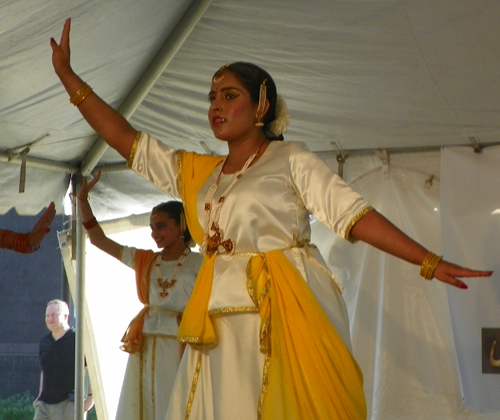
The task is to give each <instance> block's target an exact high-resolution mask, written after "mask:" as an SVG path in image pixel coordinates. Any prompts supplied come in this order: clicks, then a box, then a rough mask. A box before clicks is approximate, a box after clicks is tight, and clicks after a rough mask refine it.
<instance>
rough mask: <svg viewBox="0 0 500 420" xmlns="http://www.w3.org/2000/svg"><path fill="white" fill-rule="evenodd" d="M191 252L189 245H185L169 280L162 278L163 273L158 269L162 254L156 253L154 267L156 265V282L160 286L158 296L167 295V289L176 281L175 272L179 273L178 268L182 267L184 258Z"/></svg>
mask: <svg viewBox="0 0 500 420" xmlns="http://www.w3.org/2000/svg"><path fill="white" fill-rule="evenodd" d="M190 252H191V249H190V248H189V247H186V249H185V250H184V252H183V253H182V254H181V256H180V257H179V259H178V260H177V265H176V266H175V268H174V271H173V272H172V275H171V276H170V281H169V280H168V278H165V279H163V273H162V272H161V269H160V264H161V256H162V254H161V253H160V254H158V256H157V257H156V262H155V267H156V274H157V276H158V277H157V279H156V283H157V284H158V287H159V288H160V296H161V297H167V296H168V290H169V289H170V288H171V287H173V286H174V285H175V283H177V274H179V270H180V269H181V267H182V264H184V260H185V259H186V257H187V256H188V254H189V253H190Z"/></svg>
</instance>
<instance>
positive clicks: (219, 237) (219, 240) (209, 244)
mask: <svg viewBox="0 0 500 420" xmlns="http://www.w3.org/2000/svg"><path fill="white" fill-rule="evenodd" d="M265 142H266V141H265V140H264V141H263V142H262V143H261V144H260V146H259V148H258V149H257V151H256V152H255V153H254V154H253V155H251V156H250V157H249V158H248V159H247V161H246V162H245V164H244V165H243V168H241V171H240V172H239V173H238V175H236V176H235V177H234V179H233V181H232V182H231V184H229V186H228V187H227V188H226V190H225V191H224V192H223V193H222V195H221V196H220V198H219V200H218V201H217V205H216V206H215V210H214V217H213V221H212V224H211V225H210V216H211V214H212V199H213V197H214V195H215V192H216V191H217V189H218V188H219V182H220V178H221V176H222V171H223V170H224V165H225V163H226V159H227V156H226V158H225V159H224V160H223V161H222V165H221V168H220V172H219V175H218V176H217V179H216V180H215V182H214V183H213V184H212V185H211V186H210V188H209V190H208V191H207V195H206V196H205V206H204V209H205V223H204V228H203V243H202V245H201V247H200V253H202V254H208V255H211V254H214V253H218V252H225V253H227V254H231V253H232V252H233V251H234V247H235V245H234V241H233V240H232V239H230V238H228V239H225V240H224V239H223V233H222V232H221V230H220V228H219V226H218V223H219V218H220V211H221V208H222V205H223V204H224V201H225V199H226V196H227V195H228V194H229V191H231V189H232V188H233V186H234V184H236V182H238V180H239V179H240V178H241V177H242V176H243V175H244V174H245V172H246V171H247V170H248V168H249V167H250V165H251V164H252V163H253V161H254V160H255V158H256V157H257V156H258V155H259V152H260V149H261V148H262V146H263V145H264V143H265ZM210 231H213V232H214V233H213V234H212V235H210Z"/></svg>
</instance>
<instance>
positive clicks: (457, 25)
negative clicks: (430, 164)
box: [0, 0, 500, 218]
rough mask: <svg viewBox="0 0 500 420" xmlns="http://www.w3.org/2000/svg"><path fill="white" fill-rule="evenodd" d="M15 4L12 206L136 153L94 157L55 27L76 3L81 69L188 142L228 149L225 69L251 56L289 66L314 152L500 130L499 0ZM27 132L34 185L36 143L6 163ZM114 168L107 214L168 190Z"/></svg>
mask: <svg viewBox="0 0 500 420" xmlns="http://www.w3.org/2000/svg"><path fill="white" fill-rule="evenodd" d="M1 8H2V14H1V17H0V33H1V34H2V36H1V37H0V59H1V61H0V62H1V63H2V65H1V66H0V80H1V87H0V126H1V128H2V130H1V140H0V153H1V154H0V171H1V172H0V173H1V177H0V191H1V194H2V200H1V201H0V213H2V214H3V213H5V212H6V211H7V210H8V209H9V208H11V207H16V208H17V210H18V211H19V212H21V213H24V214H33V213H37V212H38V211H39V210H40V208H41V207H42V205H44V204H46V202H47V201H48V200H50V199H56V201H57V202H60V198H61V197H62V196H63V195H64V193H65V191H66V186H67V184H68V176H67V174H68V173H69V172H73V171H75V170H76V167H77V166H79V165H81V167H82V168H83V170H84V172H88V171H90V170H92V169H93V167H94V166H95V165H99V166H102V165H112V164H118V163H123V159H122V158H121V157H120V156H119V155H118V154H117V153H116V152H114V151H109V150H108V151H106V152H105V153H104V155H103V156H101V153H100V152H102V150H105V149H102V148H100V147H97V150H98V153H94V152H95V150H94V152H92V154H91V155H90V156H88V153H89V150H91V149H92V146H93V144H94V143H95V142H96V135H95V133H94V132H93V131H92V129H91V128H90V127H89V126H88V125H87V124H86V123H85V122H84V121H82V118H81V116H80V115H79V113H78V111H77V110H76V109H74V108H73V107H72V106H71V105H69V103H68V98H67V94H66V93H65V91H64V89H63V88H62V87H61V85H60V83H59V82H58V80H57V78H56V76H55V74H54V72H53V70H52V66H51V62H50V58H51V51H50V46H49V39H50V37H54V38H56V39H58V38H59V36H60V32H61V29H62V24H63V22H64V20H65V19H66V18H67V17H72V19H73V26H72V52H73V66H74V69H75V70H76V71H77V72H78V73H79V74H80V75H81V76H82V78H83V79H84V80H86V81H87V82H88V83H89V84H90V85H91V86H92V87H93V88H94V89H95V91H96V92H97V93H98V94H99V95H100V96H101V97H103V98H104V99H105V100H106V101H108V102H109V103H110V104H112V105H113V106H115V107H117V108H118V107H120V105H123V108H124V111H125V114H126V115H128V116H130V117H131V118H130V119H131V121H132V123H133V124H134V125H135V126H136V127H137V128H138V129H141V130H144V131H148V132H150V133H151V134H152V135H154V136H156V137H157V138H159V139H161V140H162V141H163V142H165V143H168V144H170V145H173V146H175V147H182V148H185V149H188V150H196V151H198V152H204V151H206V150H210V151H212V152H214V153H217V154H222V153H224V151H225V148H224V144H222V143H220V142H218V141H217V140H214V138H213V136H212V134H211V132H210V129H209V127H208V123H207V121H206V110H207V102H206V101H205V98H206V95H207V93H208V89H209V85H210V78H211V75H212V74H213V73H214V72H215V70H217V69H218V68H219V67H220V66H221V65H223V64H225V63H227V62H232V61H236V60H242V61H251V62H255V63H256V64H258V65H261V66H262V67H264V68H265V69H267V70H268V71H269V72H270V73H271V74H272V75H273V77H274V78H275V81H276V83H277V85H278V90H279V92H280V93H281V94H282V95H283V96H284V97H285V99H286V100H287V102H288V105H289V108H290V112H291V117H292V123H291V125H290V127H289V130H288V131H287V133H286V138H287V139H288V140H300V141H304V142H306V143H307V144H308V145H309V147H310V148H311V149H312V150H314V151H323V152H328V153H332V152H334V151H335V150H338V149H341V150H358V149H362V150H366V149H408V148H411V149H415V148H425V147H431V148H438V147H441V146H448V145H470V144H471V139H472V140H473V141H474V142H478V143H481V144H488V143H497V142H498V141H499V134H500V119H499V118H498V112H499V110H500V73H499V72H498V68H500V55H499V54H498V49H499V46H500V41H498V40H499V39H500V25H498V22H499V17H500V4H498V2H496V1H494V0H464V1H455V0H453V1H452V0H443V1H440V2H434V1H421V0H418V1H404V2H401V1H334V0H329V1H317V2H313V3H311V2H309V1H303V0H299V1H293V2H292V1H284V0H277V1H273V2H267V1H263V0H245V1H243V0H240V1H235V0H232V1H231V0H216V1H209V0H203V1H202V0H195V1H193V2H192V3H191V2H188V1H182V0H176V1H173V0H170V1H169V0H145V1H141V2H137V1H131V0H109V1H106V2H99V1H73V2H63V1H60V0H52V1H42V2H41V1H39V0H16V1H7V2H3V4H2V6H1ZM179 22H180V23H179ZM155 57H156V59H155ZM138 82H139V84H138V85H137V83H138ZM134 86H136V88H135V89H134ZM332 144H333V145H332ZM26 145H32V146H31V147H30V150H29V153H28V154H27V168H28V169H27V175H26V178H27V179H26V187H25V188H26V193H25V194H24V195H22V194H18V193H17V191H18V186H19V185H18V184H19V168H20V164H21V160H20V158H19V157H18V158H17V159H16V160H14V162H13V165H12V166H11V165H5V164H3V163H2V162H5V161H6V160H7V159H9V158H12V156H15V155H16V154H19V153H20V152H22V151H23V150H25V146H26ZM35 159H36V160H35ZM39 160H41V162H40V161H39ZM82 162H83V164H82ZM40 166H42V167H43V168H48V167H51V168H52V169H54V171H53V170H50V169H38V168H39V167H40ZM123 176H125V177H127V178H126V182H122V181H121V179H122V177H123ZM103 181H104V182H103V184H102V189H103V190H106V191H107V192H109V190H108V188H109V189H111V191H112V192H113V194H112V196H111V197H112V198H113V205H112V206H113V207H112V208H110V207H109V205H108V204H106V203H102V206H103V207H104V208H106V209H107V211H108V212H109V214H101V216H102V217H107V218H111V217H114V216H116V215H117V214H120V213H121V214H124V213H125V212H124V211H123V212H120V211H119V209H122V210H124V209H128V210H131V211H132V212H135V213H141V212H145V211H147V210H148V209H149V207H150V204H151V202H150V201H148V200H146V201H145V200H142V199H141V200H137V199H135V200H133V202H132V203H131V202H130V199H131V197H134V196H137V195H136V194H135V192H138V193H139V194H142V193H143V192H147V193H148V194H153V195H154V194H156V191H155V189H154V188H151V187H149V186H146V185H145V183H144V182H142V181H141V180H139V179H137V177H134V176H130V175H128V174H115V175H110V176H109V178H107V179H106V177H105V179H104V180H103ZM42 184H43V185H42ZM104 185H106V187H107V188H106V187H104ZM41 186H43V188H40V187H41ZM96 195H97V194H96ZM106 196H107V197H108V198H109V195H108V194H106ZM27 197H29V199H27ZM157 198H158V197H156V198H155V199H152V200H151V201H152V202H155V201H157ZM96 200H98V198H96ZM108 201H109V200H108ZM138 201H140V203H139V202H138Z"/></svg>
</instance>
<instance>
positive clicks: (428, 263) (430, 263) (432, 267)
mask: <svg viewBox="0 0 500 420" xmlns="http://www.w3.org/2000/svg"><path fill="white" fill-rule="evenodd" d="M442 260H443V257H442V256H438V255H436V254H434V253H433V252H428V253H427V255H426V256H425V258H424V261H423V262H422V266H421V267H420V275H421V276H422V277H423V278H424V279H426V280H432V279H433V278H434V271H436V267H437V266H438V264H439V263H440V262H441V261H442Z"/></svg>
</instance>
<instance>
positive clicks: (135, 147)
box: [127, 131, 142, 168]
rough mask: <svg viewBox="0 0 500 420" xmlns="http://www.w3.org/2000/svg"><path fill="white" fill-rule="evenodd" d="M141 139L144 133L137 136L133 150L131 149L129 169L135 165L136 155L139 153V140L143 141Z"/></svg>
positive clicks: (128, 161) (138, 133)
mask: <svg viewBox="0 0 500 420" xmlns="http://www.w3.org/2000/svg"><path fill="white" fill-rule="evenodd" d="M141 137H142V131H138V132H137V135H136V136H135V139H134V142H133V143H132V148H131V149H130V156H129V157H128V160H127V166H128V167H129V168H131V167H132V164H133V163H134V158H135V153H136V152H137V146H138V145H139V140H140V139H141Z"/></svg>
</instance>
